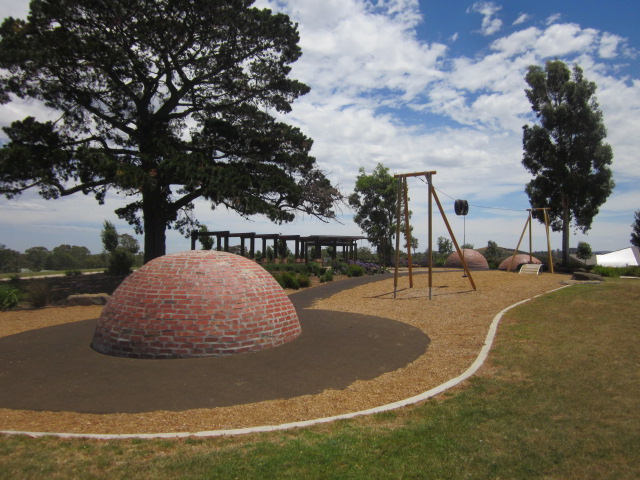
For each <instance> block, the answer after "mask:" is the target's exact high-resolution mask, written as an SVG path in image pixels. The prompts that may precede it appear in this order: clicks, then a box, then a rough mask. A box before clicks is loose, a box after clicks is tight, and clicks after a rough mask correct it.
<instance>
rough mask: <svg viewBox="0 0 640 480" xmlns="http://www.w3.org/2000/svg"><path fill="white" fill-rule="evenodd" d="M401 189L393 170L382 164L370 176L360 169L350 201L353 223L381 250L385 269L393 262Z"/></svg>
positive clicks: (380, 257)
mask: <svg viewBox="0 0 640 480" xmlns="http://www.w3.org/2000/svg"><path fill="white" fill-rule="evenodd" d="M399 186H400V182H398V180H397V179H396V178H394V177H393V176H392V175H391V174H390V173H389V169H388V168H386V167H385V166H384V165H383V164H381V163H379V164H378V165H377V166H376V168H375V169H374V171H373V173H372V174H371V175H367V173H366V172H365V169H364V167H361V168H360V170H359V175H358V177H357V179H356V185H355V189H354V192H353V194H351V196H350V197H349V205H350V206H351V208H353V209H355V211H356V214H355V215H354V217H353V221H354V222H356V223H357V224H358V226H359V227H360V228H361V229H362V231H363V232H364V233H365V234H366V235H367V236H368V237H369V242H370V243H371V244H372V245H373V246H374V247H376V249H377V250H378V258H379V259H380V262H381V263H383V264H385V265H388V264H389V263H390V262H391V253H392V252H393V241H392V239H393V236H394V235H395V233H396V207H397V204H398V188H399ZM403 213H404V212H403ZM403 216H404V215H403ZM403 227H404V225H403ZM383 245H384V251H383Z"/></svg>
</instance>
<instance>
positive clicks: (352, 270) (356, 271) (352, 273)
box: [347, 264, 364, 277]
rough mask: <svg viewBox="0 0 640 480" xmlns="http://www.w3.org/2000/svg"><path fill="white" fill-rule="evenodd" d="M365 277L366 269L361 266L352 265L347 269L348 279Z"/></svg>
mask: <svg viewBox="0 0 640 480" xmlns="http://www.w3.org/2000/svg"><path fill="white" fill-rule="evenodd" d="M363 275H364V268H362V267H361V266H360V265H354V264H351V265H349V266H348V267H347V277H362V276H363Z"/></svg>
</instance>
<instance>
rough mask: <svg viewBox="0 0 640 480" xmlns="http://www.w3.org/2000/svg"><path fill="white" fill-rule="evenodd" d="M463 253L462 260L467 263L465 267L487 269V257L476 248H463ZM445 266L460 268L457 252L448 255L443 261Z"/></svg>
mask: <svg viewBox="0 0 640 480" xmlns="http://www.w3.org/2000/svg"><path fill="white" fill-rule="evenodd" d="M463 253H464V261H465V262H466V264H467V268H469V270H488V269H489V264H488V263H487V259H486V258H484V256H483V255H482V254H481V253H480V252H478V251H477V250H471V249H470V248H465V249H464V250H463ZM444 266H445V267H449V268H462V261H461V260H460V256H459V255H458V252H453V253H452V254H451V255H449V258H447V260H446V261H445V262H444Z"/></svg>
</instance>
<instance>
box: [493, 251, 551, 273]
mask: <svg viewBox="0 0 640 480" xmlns="http://www.w3.org/2000/svg"><path fill="white" fill-rule="evenodd" d="M512 257H513V255H511V256H509V257H507V258H505V259H504V260H503V261H502V262H501V263H500V265H498V270H508V269H509V265H511V258H512ZM526 263H535V264H536V265H538V264H540V263H542V262H541V261H540V260H538V259H537V258H536V257H531V262H530V261H529V254H528V253H519V254H517V255H516V258H514V259H513V265H511V271H512V272H517V271H518V267H519V266H520V265H523V264H526Z"/></svg>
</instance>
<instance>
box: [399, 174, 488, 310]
mask: <svg viewBox="0 0 640 480" xmlns="http://www.w3.org/2000/svg"><path fill="white" fill-rule="evenodd" d="M435 174H436V172H435V171H429V172H414V173H401V174H396V175H394V178H399V179H400V188H399V189H398V202H397V211H396V222H397V223H396V265H395V272H394V278H393V298H396V293H397V290H398V268H399V265H400V225H401V219H400V213H401V210H400V209H401V208H402V205H404V221H405V232H404V235H405V242H406V247H407V260H408V266H409V288H413V269H412V261H411V228H410V225H409V196H408V192H409V187H408V185H407V178H409V177H422V176H424V177H425V178H426V181H427V182H426V183H427V186H428V187H429V194H428V195H429V196H428V199H429V203H428V205H429V206H428V216H429V219H428V229H429V232H428V238H429V249H428V252H429V258H428V265H429V300H431V296H432V289H433V202H432V200H435V201H436V205H437V206H438V209H439V210H440V215H441V216H442V220H443V221H444V224H445V225H446V227H447V231H448V232H449V235H450V236H451V241H452V242H453V245H454V246H455V248H456V251H457V252H458V255H459V256H460V258H461V259H462V267H463V268H464V271H465V274H466V276H467V277H468V278H469V282H470V283H471V287H472V288H473V289H474V290H476V284H475V283H474V281H473V277H472V276H471V272H470V271H469V268H468V267H467V264H466V262H465V261H464V255H463V254H462V251H461V250H460V247H459V246H458V242H457V240H456V237H455V235H454V234H453V231H452V230H451V226H450V225H449V221H448V220H447V215H446V214H445V213H444V209H443V208H442V204H441V203H440V199H439V198H438V195H437V194H436V191H435V188H434V187H433V176H434V175H435ZM461 207H464V204H462V205H461ZM456 208H458V207H456ZM463 209H464V208H463ZM466 209H467V211H468V209H469V207H468V205H467V207H466Z"/></svg>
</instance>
